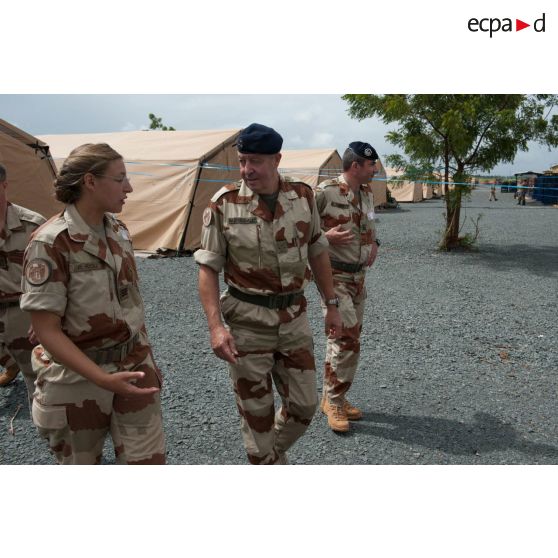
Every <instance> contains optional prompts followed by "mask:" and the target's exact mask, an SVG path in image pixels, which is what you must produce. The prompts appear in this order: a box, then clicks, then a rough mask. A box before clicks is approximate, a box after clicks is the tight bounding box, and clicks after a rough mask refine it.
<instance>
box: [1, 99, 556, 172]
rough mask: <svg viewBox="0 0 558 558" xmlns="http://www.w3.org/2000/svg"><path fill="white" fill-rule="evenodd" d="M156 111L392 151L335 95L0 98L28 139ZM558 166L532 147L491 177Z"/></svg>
mask: <svg viewBox="0 0 558 558" xmlns="http://www.w3.org/2000/svg"><path fill="white" fill-rule="evenodd" d="M150 112H153V113H155V114H156V115H157V116H159V117H161V118H162V119H163V123H164V124H166V125H167V126H173V127H174V128H176V129H177V130H210V129H230V128H243V127H245V126H247V125H248V124H250V123H251V122H260V123H262V124H266V125H269V126H272V127H273V128H275V129H276V130H277V131H278V132H279V133H280V134H281V135H282V136H283V138H284V144H283V145H284V148H285V149H307V148H322V147H332V148H336V149H337V150H338V151H339V153H340V154H342V153H343V150H344V149H345V147H346V146H347V144H348V143H349V142H351V141H355V140H360V141H367V142H369V143H371V144H372V145H373V146H374V147H375V148H376V150H377V151H378V153H379V154H380V157H382V158H383V157H385V155H387V154H390V153H394V152H395V151H396V150H395V148H394V147H393V146H391V145H390V144H388V143H387V142H386V141H385V139H384V136H385V134H386V132H387V131H388V129H391V128H388V127H387V126H385V125H384V124H382V123H381V122H379V121H378V120H375V119H367V120H364V121H362V122H358V121H356V120H353V119H351V118H349V117H348V115H347V103H345V102H344V101H343V100H342V99H341V98H340V96H338V95H216V94H210V95H0V118H3V119H4V120H7V121H8V122H10V123H12V124H14V125H16V126H18V127H19V128H21V129H23V130H25V131H27V132H29V133H31V134H34V135H43V134H68V133H87V132H117V131H130V130H141V129H143V128H147V127H148V126H149V118H148V116H147V115H148V114H149V113H150ZM556 164H558V153H556V151H553V152H550V151H548V149H547V148H543V147H540V146H536V145H533V146H531V149H530V150H529V152H528V153H518V155H517V158H516V160H515V162H514V164H513V165H512V164H505V165H499V166H497V167H495V168H494V169H493V171H492V172H493V174H501V175H508V176H509V175H512V174H514V173H517V172H525V171H528V170H533V171H537V172H542V171H544V170H546V169H548V168H549V167H550V166H551V165H556Z"/></svg>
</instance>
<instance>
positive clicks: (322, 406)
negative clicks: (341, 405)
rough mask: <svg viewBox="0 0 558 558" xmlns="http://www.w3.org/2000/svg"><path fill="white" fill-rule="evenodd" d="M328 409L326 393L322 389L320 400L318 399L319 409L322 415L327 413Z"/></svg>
mask: <svg viewBox="0 0 558 558" xmlns="http://www.w3.org/2000/svg"><path fill="white" fill-rule="evenodd" d="M328 409H329V400H328V398H327V393H326V392H325V391H324V393H323V395H322V400H321V401H320V411H322V413H323V414H324V415H327V410H328Z"/></svg>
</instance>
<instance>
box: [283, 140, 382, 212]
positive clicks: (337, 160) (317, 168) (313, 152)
mask: <svg viewBox="0 0 558 558" xmlns="http://www.w3.org/2000/svg"><path fill="white" fill-rule="evenodd" d="M281 153H282V157H281V163H280V164H279V172H280V173H281V174H284V175H286V176H293V177H296V178H300V180H302V181H303V182H306V184H309V185H310V186H316V185H317V184H319V183H320V182H323V181H324V180H328V179H329V178H335V177H336V176H339V175H340V174H341V173H342V172H343V161H342V160H341V156H340V155H339V153H338V152H337V150H336V149H332V148H327V149H292V150H290V149H286V150H285V151H282V152H281ZM378 163H379V167H380V171H379V173H377V175H376V176H377V177H379V180H377V181H376V180H373V181H372V183H371V186H372V192H373V194H374V206H375V207H378V206H379V205H382V204H384V203H386V202H387V195H386V183H385V180H382V178H385V172H384V173H383V175H382V171H383V166H382V164H381V162H378Z"/></svg>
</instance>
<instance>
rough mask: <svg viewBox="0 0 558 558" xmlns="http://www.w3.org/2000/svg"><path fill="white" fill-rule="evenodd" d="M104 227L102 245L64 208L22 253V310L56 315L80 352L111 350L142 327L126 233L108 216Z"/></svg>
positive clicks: (74, 212)
mask: <svg viewBox="0 0 558 558" xmlns="http://www.w3.org/2000/svg"><path fill="white" fill-rule="evenodd" d="M104 227H105V234H106V243H105V240H104V239H101V238H99V236H98V235H97V233H96V232H95V231H94V230H93V229H91V228H90V227H89V226H88V225H87V223H86V222H85V221H84V220H83V219H82V217H81V216H80V214H79V212H78V211H77V209H76V208H75V206H74V205H68V206H67V207H66V209H65V211H64V213H62V214H59V215H56V216H54V217H52V218H51V219H49V220H48V221H47V222H46V223H45V224H44V225H43V226H41V227H40V228H39V229H38V230H37V231H36V232H35V233H34V234H33V236H32V238H31V242H30V243H29V246H28V247H27V250H26V251H25V259H24V274H23V279H22V291H23V295H22V297H21V308H22V310H27V311H37V310H45V311H48V312H53V313H54V314H57V315H58V316H60V317H61V318H62V330H63V331H64V333H65V334H66V335H67V336H68V337H69V338H70V339H71V340H72V341H73V342H74V343H75V344H76V345H77V346H78V347H79V348H80V349H82V350H85V349H98V348H105V347H110V346H112V345H115V344H118V343H120V342H123V341H126V340H128V339H129V338H130V337H131V336H133V335H135V334H136V333H137V332H138V331H139V330H140V329H142V328H143V327H144V309H143V302H142V299H141V296H140V293H139V286H138V273H137V269H136V263H135V260H134V251H133V248H132V243H131V241H130V236H129V234H128V230H127V229H126V227H125V225H124V224H123V223H122V222H121V221H119V220H118V219H116V218H115V217H114V216H113V215H111V214H108V213H105V218H104ZM107 244H108V246H107Z"/></svg>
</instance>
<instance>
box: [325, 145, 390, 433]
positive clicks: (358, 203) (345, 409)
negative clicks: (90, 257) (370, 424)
mask: <svg viewBox="0 0 558 558" xmlns="http://www.w3.org/2000/svg"><path fill="white" fill-rule="evenodd" d="M377 160H378V154H377V153H376V150H375V149H374V148H373V147H372V146H371V145H370V144H368V143H365V142H361V141H355V142H352V143H350V144H349V147H348V148H347V149H346V150H345V153H344V154H343V173H342V174H341V175H340V176H339V177H337V178H333V179H331V180H326V181H324V182H322V183H320V184H318V186H316V188H315V194H316V205H317V207H318V211H319V212H320V218H321V224H322V229H323V230H324V231H325V235H326V237H327V239H328V241H329V257H330V260H331V267H332V271H333V284H334V287H335V295H336V297H337V298H338V299H339V310H340V313H341V319H342V321H343V329H342V331H341V335H340V336H339V337H338V338H337V339H332V338H328V340H327V349H326V358H325V370H324V383H323V392H322V401H321V404H320V408H321V410H322V412H323V413H324V414H326V415H327V420H328V425H329V427H330V428H331V429H332V430H334V431H336V432H347V431H348V430H349V428H350V426H349V421H350V420H359V419H361V418H362V412H361V410H360V409H358V408H356V407H354V406H353V405H351V404H350V403H349V401H348V400H347V397H346V396H347V392H348V391H349V389H350V387H351V385H352V383H353V380H354V378H355V374H356V371H357V367H358V360H359V354H360V335H361V332H362V322H363V316H364V306H365V300H366V296H367V295H366V285H365V283H364V280H365V276H366V269H367V268H369V267H370V266H371V265H372V264H373V263H374V261H375V259H376V255H377V253H378V246H379V244H380V243H379V241H378V240H377V239H376V228H375V224H374V218H375V213H374V198H373V195H372V188H371V186H370V185H369V184H368V182H369V181H370V180H371V179H372V178H373V176H374V172H375V170H376V161H377Z"/></svg>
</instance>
